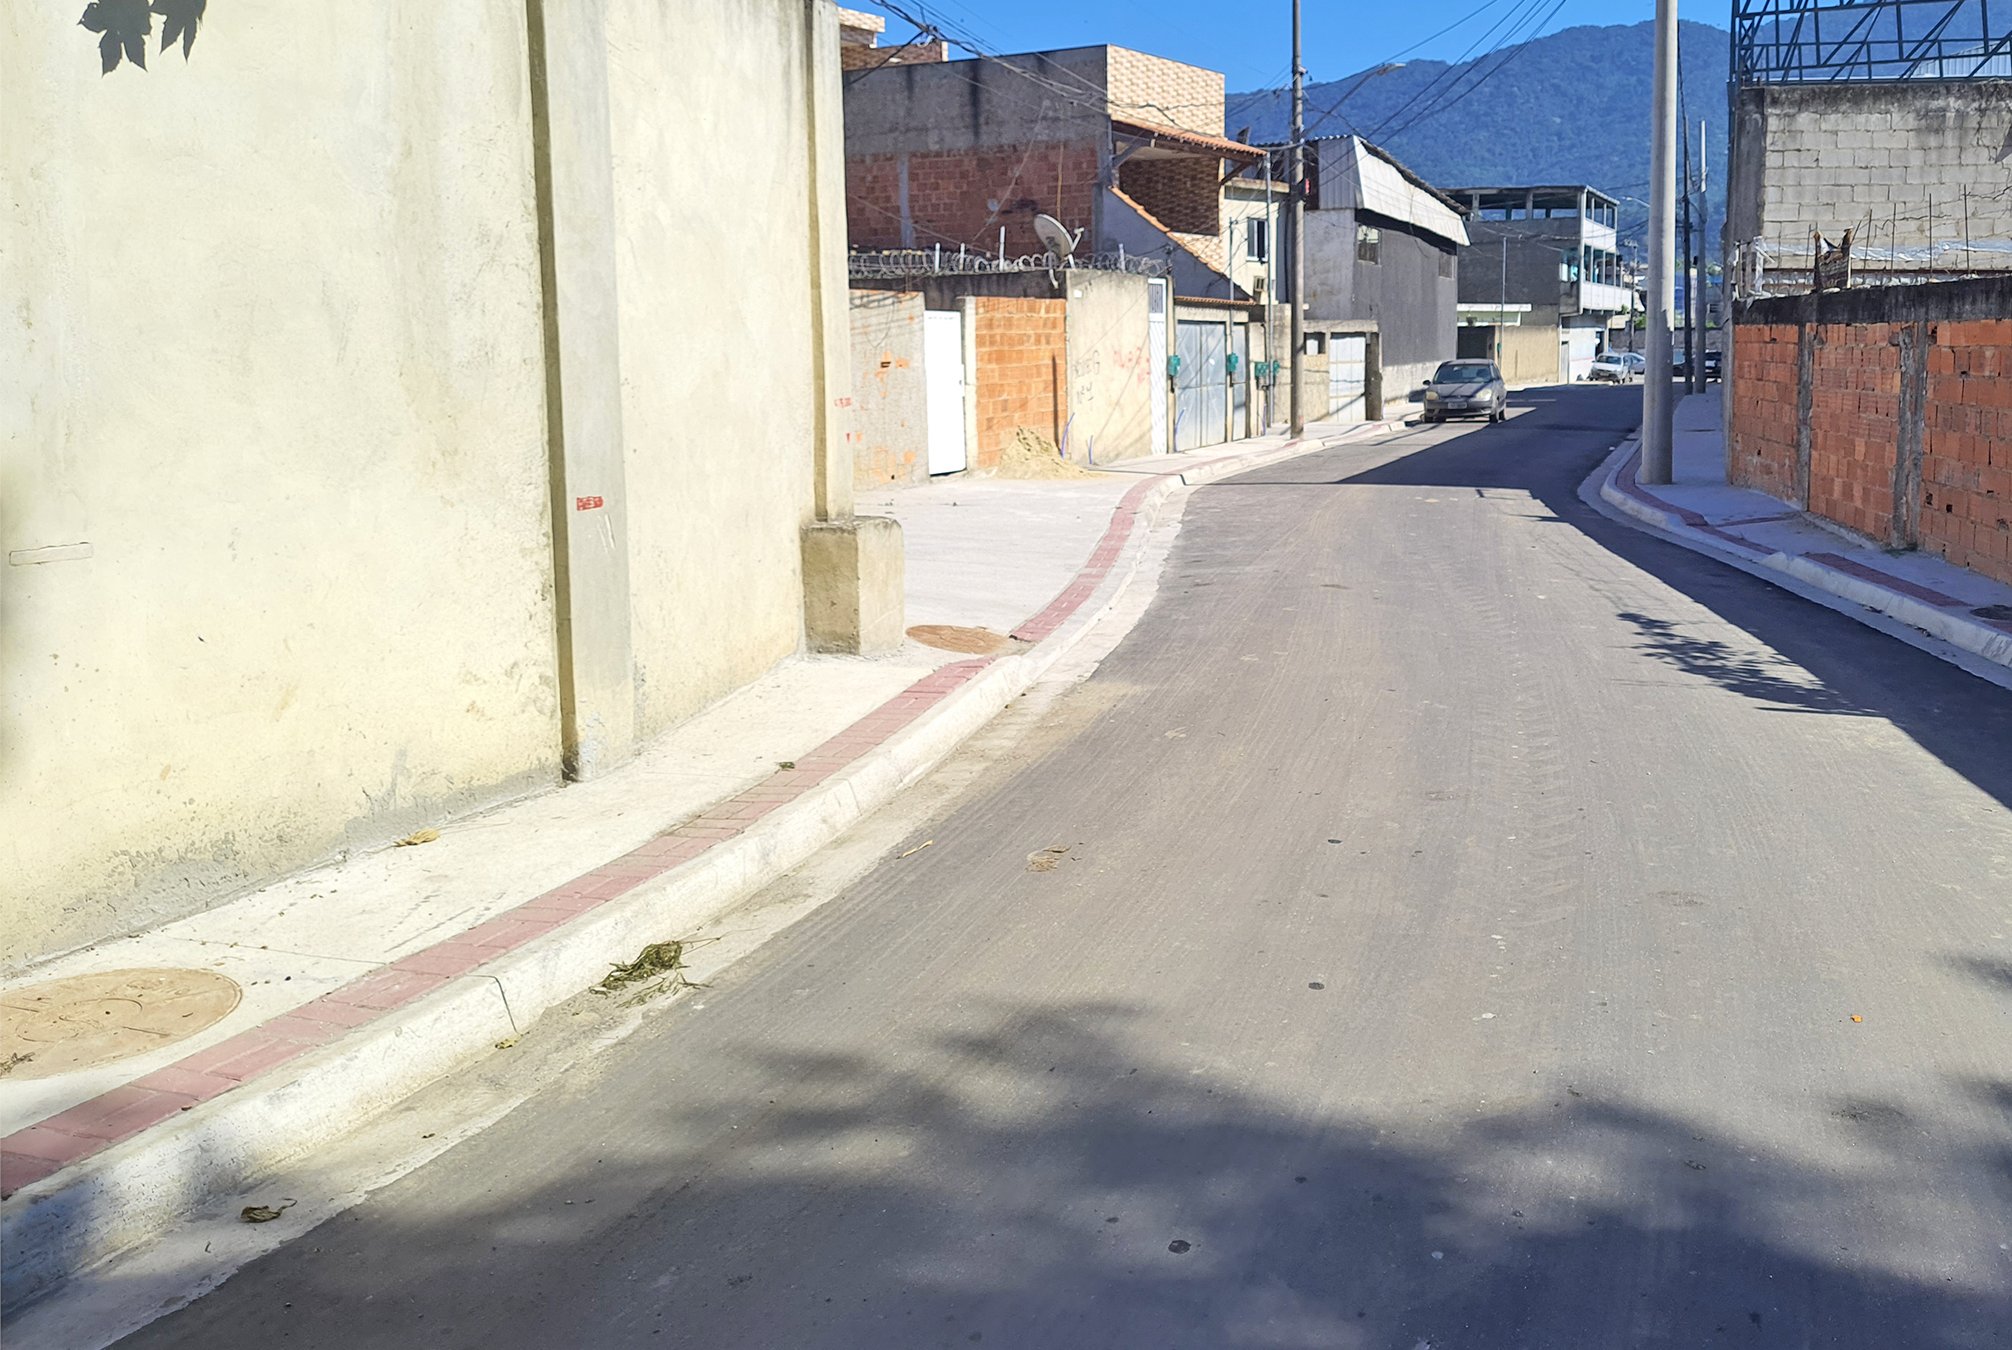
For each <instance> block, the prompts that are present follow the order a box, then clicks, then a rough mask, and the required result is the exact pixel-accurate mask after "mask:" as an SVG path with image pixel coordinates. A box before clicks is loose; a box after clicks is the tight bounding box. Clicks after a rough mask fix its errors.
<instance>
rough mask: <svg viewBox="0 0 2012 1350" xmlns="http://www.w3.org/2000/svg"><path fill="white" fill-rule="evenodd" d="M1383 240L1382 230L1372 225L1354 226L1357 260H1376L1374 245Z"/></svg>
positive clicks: (1369, 261)
mask: <svg viewBox="0 0 2012 1350" xmlns="http://www.w3.org/2000/svg"><path fill="white" fill-rule="evenodd" d="M1382 241H1383V231H1381V230H1379V229H1377V228H1376V227H1375V226H1374V225H1358V226H1356V227H1355V257H1356V261H1357V262H1368V263H1373V262H1375V261H1376V247H1377V245H1378V244H1380V243H1381V242H1382Z"/></svg>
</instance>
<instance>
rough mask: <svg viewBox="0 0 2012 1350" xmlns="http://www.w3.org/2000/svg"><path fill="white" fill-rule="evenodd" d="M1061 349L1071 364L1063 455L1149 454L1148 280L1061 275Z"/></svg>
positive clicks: (1104, 460)
mask: <svg viewBox="0 0 2012 1350" xmlns="http://www.w3.org/2000/svg"><path fill="white" fill-rule="evenodd" d="M1064 284H1065V286H1066V287H1067V289H1068V299H1069V306H1068V310H1067V314H1066V319H1065V323H1064V338H1063V345H1064V348H1065V350H1066V351H1067V353H1068V362H1069V425H1068V432H1067V440H1068V451H1069V457H1070V458H1071V459H1074V460H1077V461H1078V462H1082V463H1090V462H1095V463H1099V464H1108V463H1113V462H1115V461H1117V460H1121V459H1135V458H1137V457H1138V456H1140V455H1149V454H1151V453H1152V452H1153V408H1152V403H1151V401H1150V400H1151V399H1152V396H1153V392H1154V388H1155V385H1154V380H1153V370H1152V367H1153V358H1152V352H1151V350H1150V348H1149V346H1148V340H1149V338H1150V336H1151V334H1150V331H1149V330H1148V328H1147V317H1146V285H1147V283H1146V279H1145V278H1144V277H1139V276H1132V275H1129V274H1125V273H1119V272H1090V271H1075V272H1070V273H1068V274H1067V276H1066V279H1065V282H1064Z"/></svg>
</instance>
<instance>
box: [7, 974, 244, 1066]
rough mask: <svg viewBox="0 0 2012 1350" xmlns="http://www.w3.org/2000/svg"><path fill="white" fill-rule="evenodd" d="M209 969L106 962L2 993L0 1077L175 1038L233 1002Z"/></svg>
mask: <svg viewBox="0 0 2012 1350" xmlns="http://www.w3.org/2000/svg"><path fill="white" fill-rule="evenodd" d="M240 997H242V992H241V991H240V990H239V989H238V985H237V981H235V980H232V979H230V978H228V977H227V976H223V975H218V974H216V973H215V972H214V971H208V970H167V969H155V970H108V971H105V972H103V973H102V974H97V975H75V976H72V977H71V978H69V979H67V980H49V981H47V982H46V983H43V984H30V985H24V986H22V987H21V988H19V989H10V990H7V991H5V992H4V993H0V1077H6V1078H16V1079H21V1078H49V1077H53V1076H54V1075H56V1074H59V1073H71V1072H74V1071H75V1070H77V1069H88V1068H91V1067H93V1066H95V1065H99V1064H109V1063H111V1062H112V1061H113V1060H118V1059H125V1058H127V1057H129V1056H132V1055H140V1054H145V1053H146V1052H147V1051H149V1050H158V1049H160V1048H161V1047H163V1046H167V1045H173V1044H174V1043H175V1042H176V1041H179V1040H182V1039H184V1038H186V1037H189V1036H193V1035H195V1034H196V1033H197V1032H198V1031H201V1030H203V1029H204V1028H205V1027H212V1026H215V1025H216V1024H217V1023H218V1022H221V1021H222V1020H223V1019H224V1018H225V1017H227V1016H229V1015H230V1012H231V1010H232V1009H233V1008H235V1007H237V1006H238V999H239V998H240Z"/></svg>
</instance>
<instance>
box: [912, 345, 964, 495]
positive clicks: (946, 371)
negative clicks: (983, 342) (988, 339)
mask: <svg viewBox="0 0 2012 1350" xmlns="http://www.w3.org/2000/svg"><path fill="white" fill-rule="evenodd" d="M922 380H923V386H924V388H925V390H926V391H927V412H928V417H929V472H931V473H957V472H958V471H960V470H962V469H963V468H964V466H965V463H966V459H965V449H964V315H963V314H962V313H961V312H959V311H958V310H954V309H932V310H926V311H924V313H923V315H922Z"/></svg>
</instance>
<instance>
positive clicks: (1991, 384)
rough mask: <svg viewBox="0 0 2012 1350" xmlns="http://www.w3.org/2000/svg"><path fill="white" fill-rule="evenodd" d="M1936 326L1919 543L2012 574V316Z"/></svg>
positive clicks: (2001, 576)
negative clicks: (2007, 318)
mask: <svg viewBox="0 0 2012 1350" xmlns="http://www.w3.org/2000/svg"><path fill="white" fill-rule="evenodd" d="M1936 330H1937V331H1936V341H1935V343H1934V345H1933V346H1931V347H1930V348H1929V350H1928V403H1927V419H1926V420H1927V425H1926V427H1925V429H1924V433H1923V436H1922V454H1921V490H1922V503H1921V546H1922V547H1923V548H1926V549H1930V550H1932V551H1934V552H1936V553H1939V554H1941V555H1942V556H1943V557H1945V558H1947V559H1948V560H1949V561H1950V562H1953V563H1955V564H1957V565H1958V566H1959V567H1969V568H1974V569H1975V570H1977V571H1979V572H1982V573H1984V574H1985V575H1986V576H1990V577H1995V578H1996V579H1998V580H1999V581H2006V582H2012V524H2008V521H2012V321H2007V320H2004V319H1994V320H1984V321H1973V322H1969V323H1947V324H1938V325H1936Z"/></svg>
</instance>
